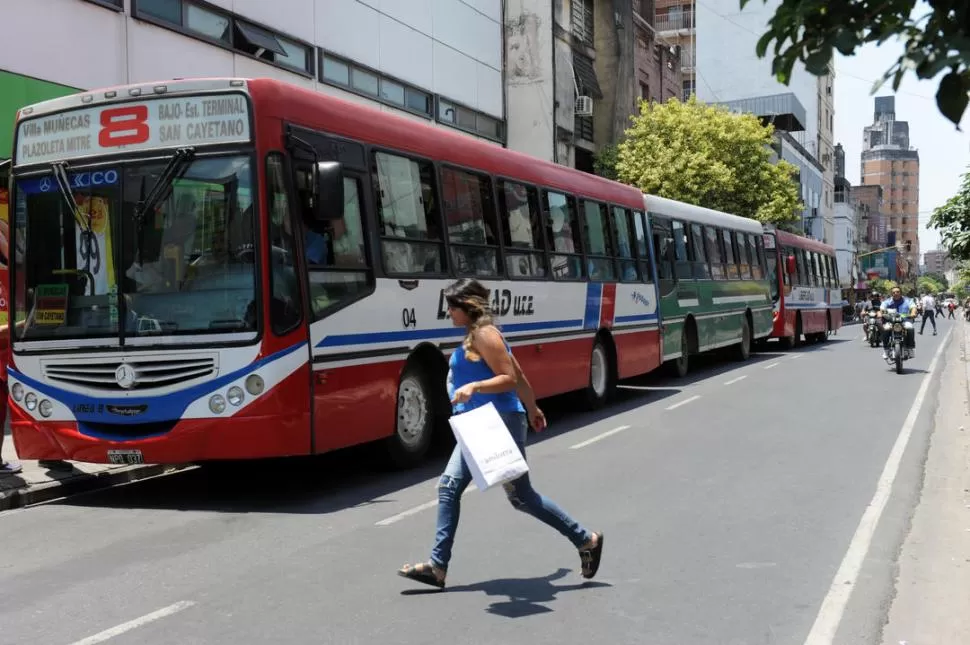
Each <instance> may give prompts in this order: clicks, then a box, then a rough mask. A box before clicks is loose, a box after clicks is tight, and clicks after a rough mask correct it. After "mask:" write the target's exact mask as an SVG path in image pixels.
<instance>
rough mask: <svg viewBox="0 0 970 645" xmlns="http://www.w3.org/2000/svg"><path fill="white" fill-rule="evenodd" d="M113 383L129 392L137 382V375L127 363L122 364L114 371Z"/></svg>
mask: <svg viewBox="0 0 970 645" xmlns="http://www.w3.org/2000/svg"><path fill="white" fill-rule="evenodd" d="M115 381H117V382H118V386H119V387H122V388H124V389H126V390H130V389H131V388H133V387H135V383H137V382H138V373H137V372H136V371H135V368H134V367H132V366H131V365H129V364H128V363H122V364H121V365H119V366H118V369H116V370H115Z"/></svg>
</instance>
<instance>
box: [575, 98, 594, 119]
mask: <svg viewBox="0 0 970 645" xmlns="http://www.w3.org/2000/svg"><path fill="white" fill-rule="evenodd" d="M576 116H593V99H592V98H591V97H589V96H577V97H576Z"/></svg>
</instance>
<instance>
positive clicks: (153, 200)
mask: <svg viewBox="0 0 970 645" xmlns="http://www.w3.org/2000/svg"><path fill="white" fill-rule="evenodd" d="M194 156H195V148H179V149H178V150H176V151H175V154H173V155H172V158H171V159H169V161H168V164H167V165H166V166H165V167H164V168H163V169H162V172H161V174H160V175H159V176H158V179H157V180H156V181H155V185H154V186H152V189H151V191H149V193H148V195H147V196H143V197H142V198H141V200H140V201H139V202H138V203H137V204H136V205H135V219H136V220H137V221H139V222H141V220H142V218H143V217H144V216H145V213H147V212H148V211H150V210H151V209H153V208H155V206H156V205H157V204H158V202H159V201H161V199H162V196H163V195H164V194H165V193H167V192H168V189H169V188H170V187H171V186H172V183H173V182H174V181H175V180H176V179H178V178H179V177H180V176H181V175H182V173H184V172H185V170H186V169H187V168H188V165H189V163H190V162H191V161H192V157H194ZM143 185H144V184H143Z"/></svg>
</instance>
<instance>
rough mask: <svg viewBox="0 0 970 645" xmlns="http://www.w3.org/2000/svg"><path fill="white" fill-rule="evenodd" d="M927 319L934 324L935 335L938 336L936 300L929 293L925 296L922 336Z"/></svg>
mask: <svg viewBox="0 0 970 645" xmlns="http://www.w3.org/2000/svg"><path fill="white" fill-rule="evenodd" d="M927 318H929V321H930V323H932V324H933V335H934V336H936V298H934V297H933V295H932V294H929V293H927V294H925V295H924V296H923V324H922V325H920V328H919V334H920V336H922V335H923V330H924V329H926V319H927Z"/></svg>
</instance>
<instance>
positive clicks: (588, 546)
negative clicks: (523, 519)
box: [398, 278, 603, 589]
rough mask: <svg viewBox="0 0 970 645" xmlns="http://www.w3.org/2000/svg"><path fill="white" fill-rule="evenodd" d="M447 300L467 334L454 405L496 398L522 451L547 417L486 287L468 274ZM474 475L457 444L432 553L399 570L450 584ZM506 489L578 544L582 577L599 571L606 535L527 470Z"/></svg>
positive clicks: (453, 378) (455, 370) (451, 373)
mask: <svg viewBox="0 0 970 645" xmlns="http://www.w3.org/2000/svg"><path fill="white" fill-rule="evenodd" d="M445 299H446V301H447V303H448V313H449V314H450V315H451V321H452V323H453V324H454V325H455V326H456V327H465V328H466V329H467V332H468V333H467V335H466V336H465V339H464V341H463V342H462V344H461V345H460V346H459V347H458V348H456V349H455V352H454V353H453V354H452V355H451V360H450V361H449V370H448V382H447V387H448V395H449V397H450V398H451V403H452V410H453V411H454V412H455V413H456V414H460V413H462V412H468V411H469V410H473V409H475V408H478V407H482V406H484V405H488V404H489V403H491V404H493V405H494V406H495V409H496V410H497V411H498V413H499V415H500V416H501V417H502V420H503V421H504V422H505V425H506V427H507V428H508V430H509V432H510V433H511V434H512V438H513V439H514V440H515V443H516V445H518V447H519V450H521V451H522V455H523V457H524V456H525V442H526V436H527V434H528V432H529V422H530V421H531V422H532V425H533V427H534V428H535V429H536V431H541V430H543V429H544V428H545V425H546V418H545V415H543V413H542V410H540V409H539V407H538V406H537V405H536V399H535V393H534V392H533V390H532V386H531V385H530V384H529V381H528V379H527V378H526V377H525V374H523V373H522V368H521V367H520V366H519V363H518V361H517V360H515V357H514V356H512V350H511V349H510V348H509V345H508V343H507V342H506V341H505V338H504V337H503V336H502V333H501V332H500V331H499V330H498V328H497V327H496V326H495V324H494V322H493V321H492V316H491V308H490V306H489V290H488V289H486V288H485V287H484V286H483V285H482V284H481V283H479V282H478V281H477V280H471V279H467V278H466V279H462V280H459V281H457V282H455V283H454V284H452V285H451V286H450V287H448V288H447V289H445ZM523 403H524V404H525V405H524V406H523ZM527 412H528V416H527ZM471 480H472V476H471V472H470V471H469V470H468V465H467V464H466V463H465V459H464V457H463V456H462V453H461V448H459V447H458V446H455V449H454V452H452V454H451V460H450V461H449V462H448V465H447V466H445V471H444V473H443V474H442V475H441V477H440V479H439V480H438V524H437V529H436V532H435V540H434V546H433V547H432V549H431V559H430V560H429V561H427V562H421V563H418V564H414V565H411V564H406V565H404V566H403V567H402V568H401V569H399V570H398V575H400V576H403V577H405V578H408V579H410V580H415V581H417V582H421V583H424V584H427V585H431V586H433V587H438V588H439V589H440V588H443V587H444V586H445V576H446V574H447V573H448V563H449V561H450V560H451V549H452V545H453V543H454V540H455V533H456V531H457V530H458V517H459V514H460V510H461V496H462V493H464V492H465V488H467V487H468V484H469V483H470V482H471ZM503 488H504V489H505V494H506V496H507V497H508V500H509V502H511V504H512V507H513V508H515V509H516V510H519V511H523V512H524V513H528V514H529V515H532V516H533V517H535V518H536V519H538V520H539V521H541V522H544V523H545V524H547V525H549V526H551V527H552V528H554V529H556V530H557V531H559V532H560V533H561V534H562V535H564V536H565V537H566V538H567V539H568V540H569V541H570V542H572V543H573V545H574V546H575V547H576V548H577V549H578V550H579V557H580V561H581V563H582V574H583V577H584V578H587V579H589V578H592V577H593V576H595V575H596V571H597V570H598V569H599V565H600V558H601V556H602V554H603V534H602V533H591V532H590V531H587V530H586V529H585V528H583V527H582V526H580V524H579V523H578V522H577V521H576V520H574V519H573V518H572V517H570V516H569V515H568V514H567V513H566V512H565V511H564V510H562V509H561V508H559V507H558V506H556V504H555V503H553V502H552V501H551V500H549V499H547V498H545V497H543V496H542V495H540V494H539V493H538V492H536V490H535V489H534V488H533V487H532V483H531V481H530V478H529V473H526V474H525V475H522V476H521V477H519V478H518V479H516V480H513V481H511V482H508V483H506V484H503Z"/></svg>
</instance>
